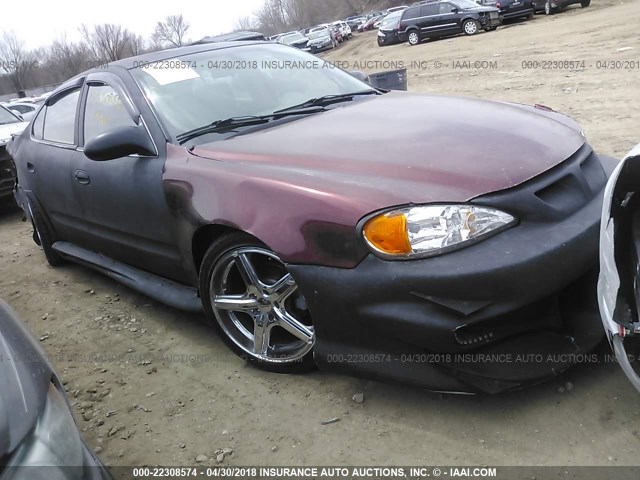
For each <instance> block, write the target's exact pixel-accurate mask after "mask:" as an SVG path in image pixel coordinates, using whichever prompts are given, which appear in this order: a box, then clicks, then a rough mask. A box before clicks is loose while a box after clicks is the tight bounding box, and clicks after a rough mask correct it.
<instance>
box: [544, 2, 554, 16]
mask: <svg viewBox="0 0 640 480" xmlns="http://www.w3.org/2000/svg"><path fill="white" fill-rule="evenodd" d="M544 13H545V14H546V15H551V13H552V9H551V3H549V2H545V3H544Z"/></svg>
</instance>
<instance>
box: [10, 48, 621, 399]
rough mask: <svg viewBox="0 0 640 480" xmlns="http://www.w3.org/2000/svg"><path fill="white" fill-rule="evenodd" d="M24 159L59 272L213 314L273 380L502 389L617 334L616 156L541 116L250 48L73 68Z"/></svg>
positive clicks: (557, 119) (20, 162)
mask: <svg viewBox="0 0 640 480" xmlns="http://www.w3.org/2000/svg"><path fill="white" fill-rule="evenodd" d="M10 151H11V153H12V155H13V156H14V158H15V162H16V164H17V170H18V185H17V189H16V196H17V199H18V202H19V203H20V204H21V205H22V206H23V208H24V210H25V211H26V212H27V215H28V217H29V218H30V220H31V221H32V222H33V226H34V239H35V241H36V242H37V243H38V244H40V245H41V246H42V248H43V250H44V253H45V255H46V257H47V260H48V261H49V263H50V264H51V265H59V264H61V263H63V261H64V260H71V261H75V262H80V263H82V264H84V265H88V266H91V267H93V268H96V269H98V270H100V271H102V272H104V273H105V274H107V275H109V276H111V277H113V278H115V279H117V280H118V281H120V282H123V283H125V284H127V285H129V286H131V287H132V288H136V289H138V290H140V291H142V292H145V293H146V294H147V295H149V296H151V297H153V298H155V299H157V300H159V301H162V302H165V303H167V304H169V305H173V306H175V307H177V308H182V309H185V310H193V311H202V310H204V314H205V316H206V319H207V320H208V321H209V322H210V323H211V325H212V326H213V327H214V328H215V329H216V330H217V331H218V332H219V334H220V335H221V336H222V338H223V339H224V340H225V341H226V343H227V344H228V345H229V347H230V348H231V349H232V350H233V351H235V352H236V353H237V354H238V355H240V356H242V357H243V358H245V359H246V360H248V361H250V362H252V363H255V364H256V365H260V366H262V367H264V368H266V369H268V370H272V371H278V372H293V371H302V370H306V369H309V368H311V367H313V366H315V365H317V366H320V367H321V368H326V369H334V370H338V371H342V372H352V373H356V374H361V375H366V376H369V377H374V378H381V379H395V380H399V381H403V382H408V383H412V384H415V385H419V386H423V387H428V388H431V389H436V390H442V391H462V392H478V391H485V392H498V391H501V390H506V389H510V388H514V387H518V386H520V385H523V384H525V383H529V382H536V381H540V380H542V379H544V378H546V377H548V376H550V375H553V374H555V373H557V372H558V371H561V370H562V369H564V368H566V367H568V366H569V365H571V364H573V363H575V362H576V361H577V360H578V359H579V358H580V357H579V356H576V355H578V354H583V353H584V352H587V351H589V350H590V349H591V348H592V347H593V346H594V345H595V344H596V343H598V342H599V341H600V339H601V338H602V330H601V328H600V325H599V322H600V321H599V316H598V311H597V305H595V303H593V302H591V301H590V300H589V299H593V300H594V301H595V299H596V297H595V294H594V292H595V274H596V268H597V249H598V220H599V213H600V209H601V205H602V192H603V188H604V186H605V183H606V179H607V174H608V172H609V171H610V170H611V167H612V161H611V160H610V159H606V158H604V157H598V156H597V155H596V154H595V153H594V152H593V150H592V149H591V147H590V146H589V145H588V144H587V142H586V140H585V137H584V135H583V134H582V132H581V130H580V128H579V127H578V125H576V123H575V122H573V121H572V120H570V119H569V118H567V117H565V116H563V115H561V114H558V113H555V112H553V111H552V110H550V109H548V108H545V107H539V106H536V107H529V106H523V105H515V104H507V103H496V102H489V101H485V100H480V99H469V98H448V97H443V96H437V95H416V94H410V93H399V92H394V93H387V92H385V91H379V90H375V89H373V88H371V87H370V86H369V85H368V84H365V83H363V82H361V81H360V80H358V79H356V78H354V77H353V76H351V75H349V74H348V73H347V72H344V71H342V70H340V69H337V68H333V67H332V66H330V65H329V64H326V63H324V62H323V61H321V60H319V59H318V58H316V57H314V56H311V55H309V54H306V53H304V52H301V51H299V50H297V49H294V48H290V47H286V46H283V45H277V44H264V43H249V42H246V43H243V42H236V43H233V44H212V45H201V46H192V47H185V48H178V49H171V50H167V51H163V52H155V53H152V54H148V55H145V56H141V57H135V58H130V59H126V60H121V61H118V62H115V63H112V64H110V65H108V66H105V67H104V68H99V69H95V70H92V71H89V72H86V73H84V74H82V75H79V76H78V77H76V78H74V79H72V80H70V81H68V82H67V83H65V84H64V85H63V86H61V87H60V88H59V89H58V90H57V91H56V92H55V93H54V94H52V95H51V96H50V97H49V98H48V100H47V102H46V103H45V104H44V106H43V107H42V108H41V110H40V111H39V113H38V114H37V116H36V118H35V119H34V120H33V121H32V123H31V125H30V127H29V128H28V129H27V130H26V131H25V133H24V134H23V135H22V136H21V137H19V138H18V139H17V140H16V141H14V142H13V143H12V145H11V149H10Z"/></svg>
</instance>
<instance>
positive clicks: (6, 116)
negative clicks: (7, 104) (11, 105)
mask: <svg viewBox="0 0 640 480" xmlns="http://www.w3.org/2000/svg"><path fill="white" fill-rule="evenodd" d="M9 123H20V119H19V118H18V117H16V116H15V115H13V114H12V113H11V112H9V111H8V110H7V109H5V108H4V107H0V125H7V124H9Z"/></svg>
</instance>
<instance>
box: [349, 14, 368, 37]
mask: <svg viewBox="0 0 640 480" xmlns="http://www.w3.org/2000/svg"><path fill="white" fill-rule="evenodd" d="M365 19H366V17H363V16H357V17H348V18H347V19H346V20H345V22H347V25H349V28H351V33H353V32H354V31H358V27H359V26H360V25H361V24H362V22H364V20H365Z"/></svg>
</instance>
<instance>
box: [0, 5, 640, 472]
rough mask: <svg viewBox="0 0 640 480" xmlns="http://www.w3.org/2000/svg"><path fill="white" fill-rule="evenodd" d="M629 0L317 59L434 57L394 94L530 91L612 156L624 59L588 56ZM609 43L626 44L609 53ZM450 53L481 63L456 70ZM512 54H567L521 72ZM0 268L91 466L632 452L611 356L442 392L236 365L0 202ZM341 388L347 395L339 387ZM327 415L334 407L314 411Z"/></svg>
mask: <svg viewBox="0 0 640 480" xmlns="http://www.w3.org/2000/svg"><path fill="white" fill-rule="evenodd" d="M639 7H640V2H628V3H627V2H625V3H618V2H613V1H597V0H596V1H595V2H594V4H593V6H592V7H590V8H589V9H586V10H581V9H580V8H577V9H575V8H572V9H571V10H570V11H569V12H567V13H564V14H559V15H556V16H554V17H551V18H546V17H540V16H538V17H536V19H535V20H534V21H532V22H528V23H520V24H512V25H509V26H507V27H505V28H500V29H499V30H498V31H497V32H493V33H488V34H484V33H483V34H481V35H478V36H476V37H466V38H453V39H447V40H440V41H435V42H428V43H425V44H423V45H420V46H418V47H409V46H407V45H399V46H392V47H386V48H378V47H377V45H375V33H368V34H364V35H362V36H360V37H358V38H356V39H354V40H352V41H350V42H348V43H347V44H346V45H344V46H343V47H341V48H340V49H338V50H336V51H334V52H331V53H330V54H328V55H327V57H328V58H329V59H331V60H341V61H348V62H354V63H355V62H356V61H360V62H362V61H365V60H377V61H382V60H390V61H400V60H402V61H404V62H406V63H409V62H411V61H414V60H424V61H428V62H433V61H435V60H438V61H439V62H441V63H442V64H443V65H442V66H441V68H438V69H436V68H429V69H411V70H410V75H409V86H410V90H412V91H421V92H444V93H451V94H462V95H472V96H482V97H488V98H496V99H504V100H510V101H516V102H527V103H536V102H538V103H543V104H546V105H549V106H551V107H553V108H555V109H558V110H562V111H564V112H567V113H569V114H570V115H572V116H573V117H575V118H576V119H577V120H578V121H579V122H581V123H582V125H584V127H585V130H586V132H587V135H588V137H589V139H590V141H591V143H592V144H593V145H594V146H595V147H596V148H597V149H598V150H599V151H601V152H603V153H607V154H612V155H616V156H621V155H622V154H624V153H625V152H626V151H627V150H629V149H630V148H631V147H632V146H633V145H634V144H635V143H637V142H639V141H640V131H638V125H640V122H639V118H638V116H639V115H640V108H639V107H640V97H639V96H638V93H637V88H638V87H637V86H638V81H639V80H640V71H638V69H636V70H635V71H625V70H601V69H598V68H597V65H596V62H598V61H606V60H622V59H626V60H636V61H638V60H640V47H638V34H637V32H636V30H635V25H636V24H637V23H638V22H639V21H640V8H639ZM634 32H636V33H634ZM625 47H634V48H633V49H631V50H624V51H618V50H619V49H621V48H625ZM456 60H461V61H471V62H475V61H476V60H480V61H483V60H492V61H493V60H495V61H497V63H498V68H497V69H475V68H472V69H470V70H459V69H454V68H453V63H452V62H454V61H456ZM523 60H525V61H527V60H538V61H540V60H578V61H582V60H584V61H585V66H584V67H583V68H582V67H581V68H580V69H579V71H575V70H574V71H567V70H558V69H551V70H529V69H523V67H522V61H523ZM383 69H384V68H375V65H374V68H371V69H369V70H370V71H375V70H383ZM490 121H491V119H490V118H488V119H487V122H490ZM514 161H515V159H514ZM0 271H1V275H0V298H3V299H5V300H6V301H8V302H9V303H10V304H11V305H12V306H13V307H14V308H15V309H16V310H17V311H18V312H19V314H20V315H21V316H22V318H23V319H24V320H25V321H26V323H27V324H28V325H29V327H30V328H31V329H32V331H33V332H35V334H36V335H37V336H39V337H41V339H42V344H43V346H44V348H45V349H46V351H47V352H48V353H49V354H50V355H51V356H52V360H53V363H54V365H55V367H56V368H57V370H58V372H59V373H60V374H61V376H62V377H63V378H64V379H65V380H66V381H67V388H68V391H69V393H70V396H71V399H72V401H73V402H74V409H75V413H76V416H77V419H78V422H79V424H80V426H81V428H82V430H83V432H84V437H85V438H86V440H87V442H88V444H89V445H90V446H91V447H93V448H96V449H97V451H99V452H100V456H101V457H102V459H103V460H104V461H105V462H106V463H107V464H109V465H141V464H149V465H153V464H166V465H189V464H193V463H194V461H195V458H196V456H198V455H205V456H206V457H207V461H206V462H205V463H204V464H205V465H206V464H212V465H214V464H216V463H217V459H216V457H217V456H219V455H220V454H221V453H222V454H223V455H224V456H225V458H224V460H223V462H224V463H225V464H232V465H251V464H266V465H301V464H316V465H324V464H340V465H354V464H355V465H363V464H490V465H612V464H614V465H620V464H624V465H635V464H637V462H638V456H637V452H638V447H640V423H639V421H638V420H639V414H640V396H639V395H638V394H637V393H636V392H635V391H634V390H632V388H631V386H630V385H629V384H628V382H627V381H626V379H625V378H624V377H623V374H622V372H621V371H619V369H618V367H617V366H616V365H614V364H608V365H599V366H581V367H578V368H575V369H573V370H572V371H570V372H568V373H566V374H564V375H563V376H561V377H560V378H558V379H555V380H552V381H550V382H548V383H546V384H544V385H541V386H537V387H534V388H530V389H527V390H525V391H522V392H517V393H511V394H507V395H501V396H497V397H450V396H446V397H444V396H442V395H438V394H433V393H428V392H422V391H418V390H414V389H410V388H405V387H399V386H390V385H384V384H379V383H373V382H368V381H364V380H360V379H355V378H348V377H341V376H336V375H329V374H325V373H321V372H316V373H314V374H310V375H306V376H279V375H274V374H267V373H264V372H262V371H259V370H256V369H254V368H250V367H247V366H246V365H245V364H244V363H243V362H242V361H241V360H239V359H237V358H236V357H235V356H233V355H232V354H230V353H229V352H228V350H227V349H226V348H225V347H224V345H223V344H222V343H221V341H220V340H219V339H218V338H216V336H215V334H214V333H213V332H212V331H210V330H209V329H208V328H207V327H206V326H204V325H203V324H202V323H201V322H200V319H199V318H198V317H197V316H189V315H185V314H183V313H181V312H179V311H175V310H172V309H169V308H165V307H163V306H161V305H158V304H156V303H154V302H151V301H149V300H148V299H147V298H145V297H143V296H141V295H138V294H136V293H135V292H132V291H131V290H128V289H127V288H125V287H122V286H120V285H118V284H117V283H115V282H113V281H111V280H108V279H106V278H104V277H102V276H100V275H98V274H94V273H93V272H91V271H89V270H87V269H85V268H81V267H78V266H73V265H69V266H64V267H62V268H59V269H55V270H54V269H52V268H50V267H49V266H48V265H47V264H46V262H45V259H44V256H43V254H42V253H41V251H40V250H39V249H38V248H37V247H36V245H35V244H34V243H33V241H32V240H31V229H30V227H29V225H28V224H27V223H22V222H21V221H20V215H19V214H18V213H17V212H15V211H9V212H4V213H0ZM567 382H570V385H568V387H569V388H568V389H566V391H565V385H566V384H567ZM355 393H364V395H365V402H364V404H356V403H354V402H353V401H352V396H353V395H354V394H355ZM334 417H337V418H340V420H341V421H339V422H337V423H333V424H330V425H322V424H321V422H322V421H323V420H327V419H330V418H334ZM223 449H227V450H224V452H226V455H225V453H224V452H223Z"/></svg>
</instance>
